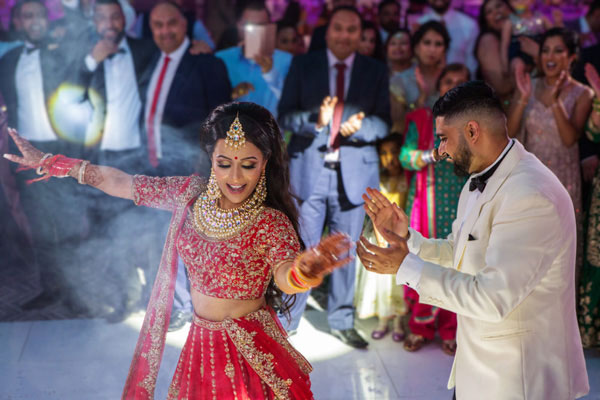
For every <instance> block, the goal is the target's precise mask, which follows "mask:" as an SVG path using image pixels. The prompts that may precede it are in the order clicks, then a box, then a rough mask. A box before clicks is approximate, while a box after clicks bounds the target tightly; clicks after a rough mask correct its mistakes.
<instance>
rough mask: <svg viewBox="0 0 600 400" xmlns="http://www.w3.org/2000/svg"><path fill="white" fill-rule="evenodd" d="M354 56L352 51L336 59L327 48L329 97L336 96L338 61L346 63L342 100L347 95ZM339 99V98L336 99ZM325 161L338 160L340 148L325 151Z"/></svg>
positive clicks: (330, 124)
mask: <svg viewBox="0 0 600 400" xmlns="http://www.w3.org/2000/svg"><path fill="white" fill-rule="evenodd" d="M355 57H356V53H352V54H351V55H350V56H348V57H347V58H346V59H345V60H338V59H337V58H336V56H334V55H333V53H332V52H331V50H329V49H327V63H328V65H329V95H330V96H331V97H333V96H337V68H336V67H335V65H336V64H338V63H344V64H346V69H345V70H344V101H345V99H346V96H347V95H348V88H349V87H350V77H351V76H352V67H353V66H354V58H355ZM338 101H339V100H338ZM331 119H332V120H331V121H329V131H330V132H331V126H332V123H333V117H332V118H331ZM325 161H327V162H339V161H340V150H339V149H336V150H333V149H331V148H329V149H328V150H327V153H326V154H325Z"/></svg>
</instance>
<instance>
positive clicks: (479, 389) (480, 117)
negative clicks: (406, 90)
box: [357, 82, 589, 400]
mask: <svg viewBox="0 0 600 400" xmlns="http://www.w3.org/2000/svg"><path fill="white" fill-rule="evenodd" d="M433 112H434V116H435V118H436V124H435V125H436V135H437V136H439V137H440V139H441V144H440V147H439V149H438V152H439V154H440V155H441V156H448V157H451V158H452V160H453V162H454V164H455V168H456V169H457V170H459V171H461V170H462V171H464V172H467V173H469V174H471V178H470V179H469V180H468V181H467V183H466V185H465V187H464V188H463V190H462V193H461V196H460V200H459V203H458V212H457V217H456V220H455V221H454V223H453V225H452V233H451V234H450V235H449V236H448V238H447V239H445V240H435V239H426V238H424V237H423V236H422V235H421V234H419V233H418V232H417V231H415V230H413V229H410V228H408V218H407V217H406V215H405V214H404V213H403V212H402V211H401V210H400V209H399V208H397V207H394V206H393V205H391V204H390V203H389V202H388V201H387V200H386V199H385V197H383V196H382V195H381V194H380V193H379V192H377V191H375V190H372V189H368V195H365V196H364V198H365V201H366V203H365V209H366V211H367V214H368V215H369V216H370V218H371V219H372V220H373V223H374V224H375V227H376V228H377V229H378V230H379V231H380V232H382V234H383V235H384V237H386V239H387V240H388V242H389V244H390V246H389V247H388V248H380V247H377V246H375V245H372V244H370V243H369V242H368V241H367V240H366V239H365V238H361V239H360V241H359V242H358V246H357V247H358V249H357V254H358V255H359V257H360V258H361V260H362V262H363V264H364V265H365V266H366V268H367V269H368V270H370V271H373V272H377V273H381V274H395V275H396V281H397V283H398V284H405V285H408V286H410V287H411V288H413V289H415V290H416V291H417V292H419V295H420V296H421V301H422V302H424V303H427V304H431V305H434V306H437V307H441V308H444V309H447V310H450V311H453V312H455V313H456V314H457V315H458V332H457V338H456V339H457V351H456V357H455V360H454V366H453V369H452V373H451V376H450V380H449V383H448V387H449V388H452V387H454V386H456V398H458V399H459V400H471V399H481V398H482V393H485V396H484V397H485V398H486V399H490V400H494V399H498V400H500V399H513V398H519V399H573V398H578V397H581V396H584V395H585V394H587V393H588V391H589V384H588V377H587V371H586V367H585V360H584V357H583V350H582V346H581V340H580V336H579V330H578V327H577V320H576V317H575V287H574V272H575V248H576V244H575V243H576V234H575V215H574V211H573V204H572V202H571V200H570V198H569V195H568V193H567V191H566V190H565V189H564V187H563V186H562V185H561V183H560V182H559V181H558V179H557V178H556V177H555V176H554V175H553V174H552V172H550V170H548V169H547V168H546V167H545V166H544V165H543V164H542V163H541V162H540V161H539V160H538V159H537V158H535V157H534V156H533V155H532V154H530V153H528V152H527V151H525V149H524V148H523V146H522V145H521V143H519V142H518V141H516V140H510V139H509V138H508V136H507V130H506V118H505V116H504V113H503V111H502V107H501V104H500V102H499V101H498V99H497V98H496V97H495V95H494V93H493V90H492V89H491V88H490V87H489V86H487V85H486V84H484V83H482V82H468V83H466V84H463V85H461V86H458V87H456V88H455V89H452V90H450V91H449V92H448V93H447V94H446V95H445V96H443V97H442V98H441V99H439V100H438V101H437V103H436V104H435V106H434V109H433Z"/></svg>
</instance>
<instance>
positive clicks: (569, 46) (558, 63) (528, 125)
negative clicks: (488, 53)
mask: <svg viewBox="0 0 600 400" xmlns="http://www.w3.org/2000/svg"><path fill="white" fill-rule="evenodd" d="M577 43H578V41H577V35H576V34H575V33H573V32H572V31H569V30H567V29H564V28H552V29H550V30H548V31H547V32H546V33H544V35H543V37H542V40H541V42H540V55H539V60H538V65H540V68H541V72H542V74H543V76H541V77H539V78H534V79H530V78H529V75H528V74H527V73H526V72H525V71H524V70H523V69H520V70H519V71H518V72H517V74H516V75H517V76H516V81H517V90H516V91H515V96H514V99H513V101H512V102H511V107H510V109H509V111H508V132H509V135H510V136H511V137H515V136H516V137H517V138H518V139H519V140H521V141H522V142H523V144H524V145H525V148H526V149H527V150H528V151H530V152H532V153H533V154H535V155H536V157H537V158H539V159H540V161H542V162H543V163H544V164H545V165H546V166H547V167H548V168H550V170H551V171H552V172H554V174H555V175H556V176H557V177H558V179H559V180H560V181H561V182H562V184H563V185H564V186H565V188H566V189H567V191H568V192H569V194H570V195H571V200H573V206H574V208H575V216H576V220H577V228H578V239H581V238H582V232H583V225H582V222H583V221H582V210H581V207H582V206H581V171H580V166H579V146H578V141H579V138H580V137H581V135H582V133H583V130H584V127H585V123H586V121H587V117H588V115H589V113H590V110H591V107H592V98H593V97H594V92H593V91H592V89H591V88H589V87H588V86H585V85H584V84H582V83H580V82H577V81H576V80H575V79H573V78H572V77H571V74H570V72H569V71H570V69H571V65H572V63H573V62H574V61H575V59H576V55H577V52H578V44H577ZM578 244H579V246H578V257H577V258H578V263H577V266H578V269H577V271H579V267H580V266H581V260H582V258H581V256H582V250H583V248H582V244H583V242H582V241H581V240H579V242H578Z"/></svg>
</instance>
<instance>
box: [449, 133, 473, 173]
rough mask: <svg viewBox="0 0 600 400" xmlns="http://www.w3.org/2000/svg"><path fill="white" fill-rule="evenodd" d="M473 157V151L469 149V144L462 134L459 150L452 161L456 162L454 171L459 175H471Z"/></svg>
mask: <svg viewBox="0 0 600 400" xmlns="http://www.w3.org/2000/svg"><path fill="white" fill-rule="evenodd" d="M472 159H473V153H471V150H469V146H467V142H466V141H465V139H464V138H463V137H462V136H461V137H460V139H459V146H458V150H456V155H455V156H454V157H452V161H453V162H454V173H455V174H456V175H457V176H461V177H463V176H469V168H470V166H471V161H472Z"/></svg>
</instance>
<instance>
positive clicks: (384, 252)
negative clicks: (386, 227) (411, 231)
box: [356, 231, 409, 275]
mask: <svg viewBox="0 0 600 400" xmlns="http://www.w3.org/2000/svg"><path fill="white" fill-rule="evenodd" d="M381 234H382V235H383V237H384V239H385V240H387V242H388V243H389V247H379V246H376V245H374V244H371V243H369V241H368V240H367V239H366V238H365V237H364V236H361V238H360V240H359V241H358V242H357V246H356V254H357V255H358V257H359V258H360V261H361V262H362V263H363V265H364V266H365V268H366V269H367V270H368V271H372V272H376V273H378V274H394V275H395V274H396V273H397V272H398V269H399V268H400V264H402V261H404V258H405V257H406V256H407V255H408V253H409V251H408V245H407V244H406V239H404V238H402V237H400V236H398V235H396V234H395V233H393V232H390V231H383V232H381Z"/></svg>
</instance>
